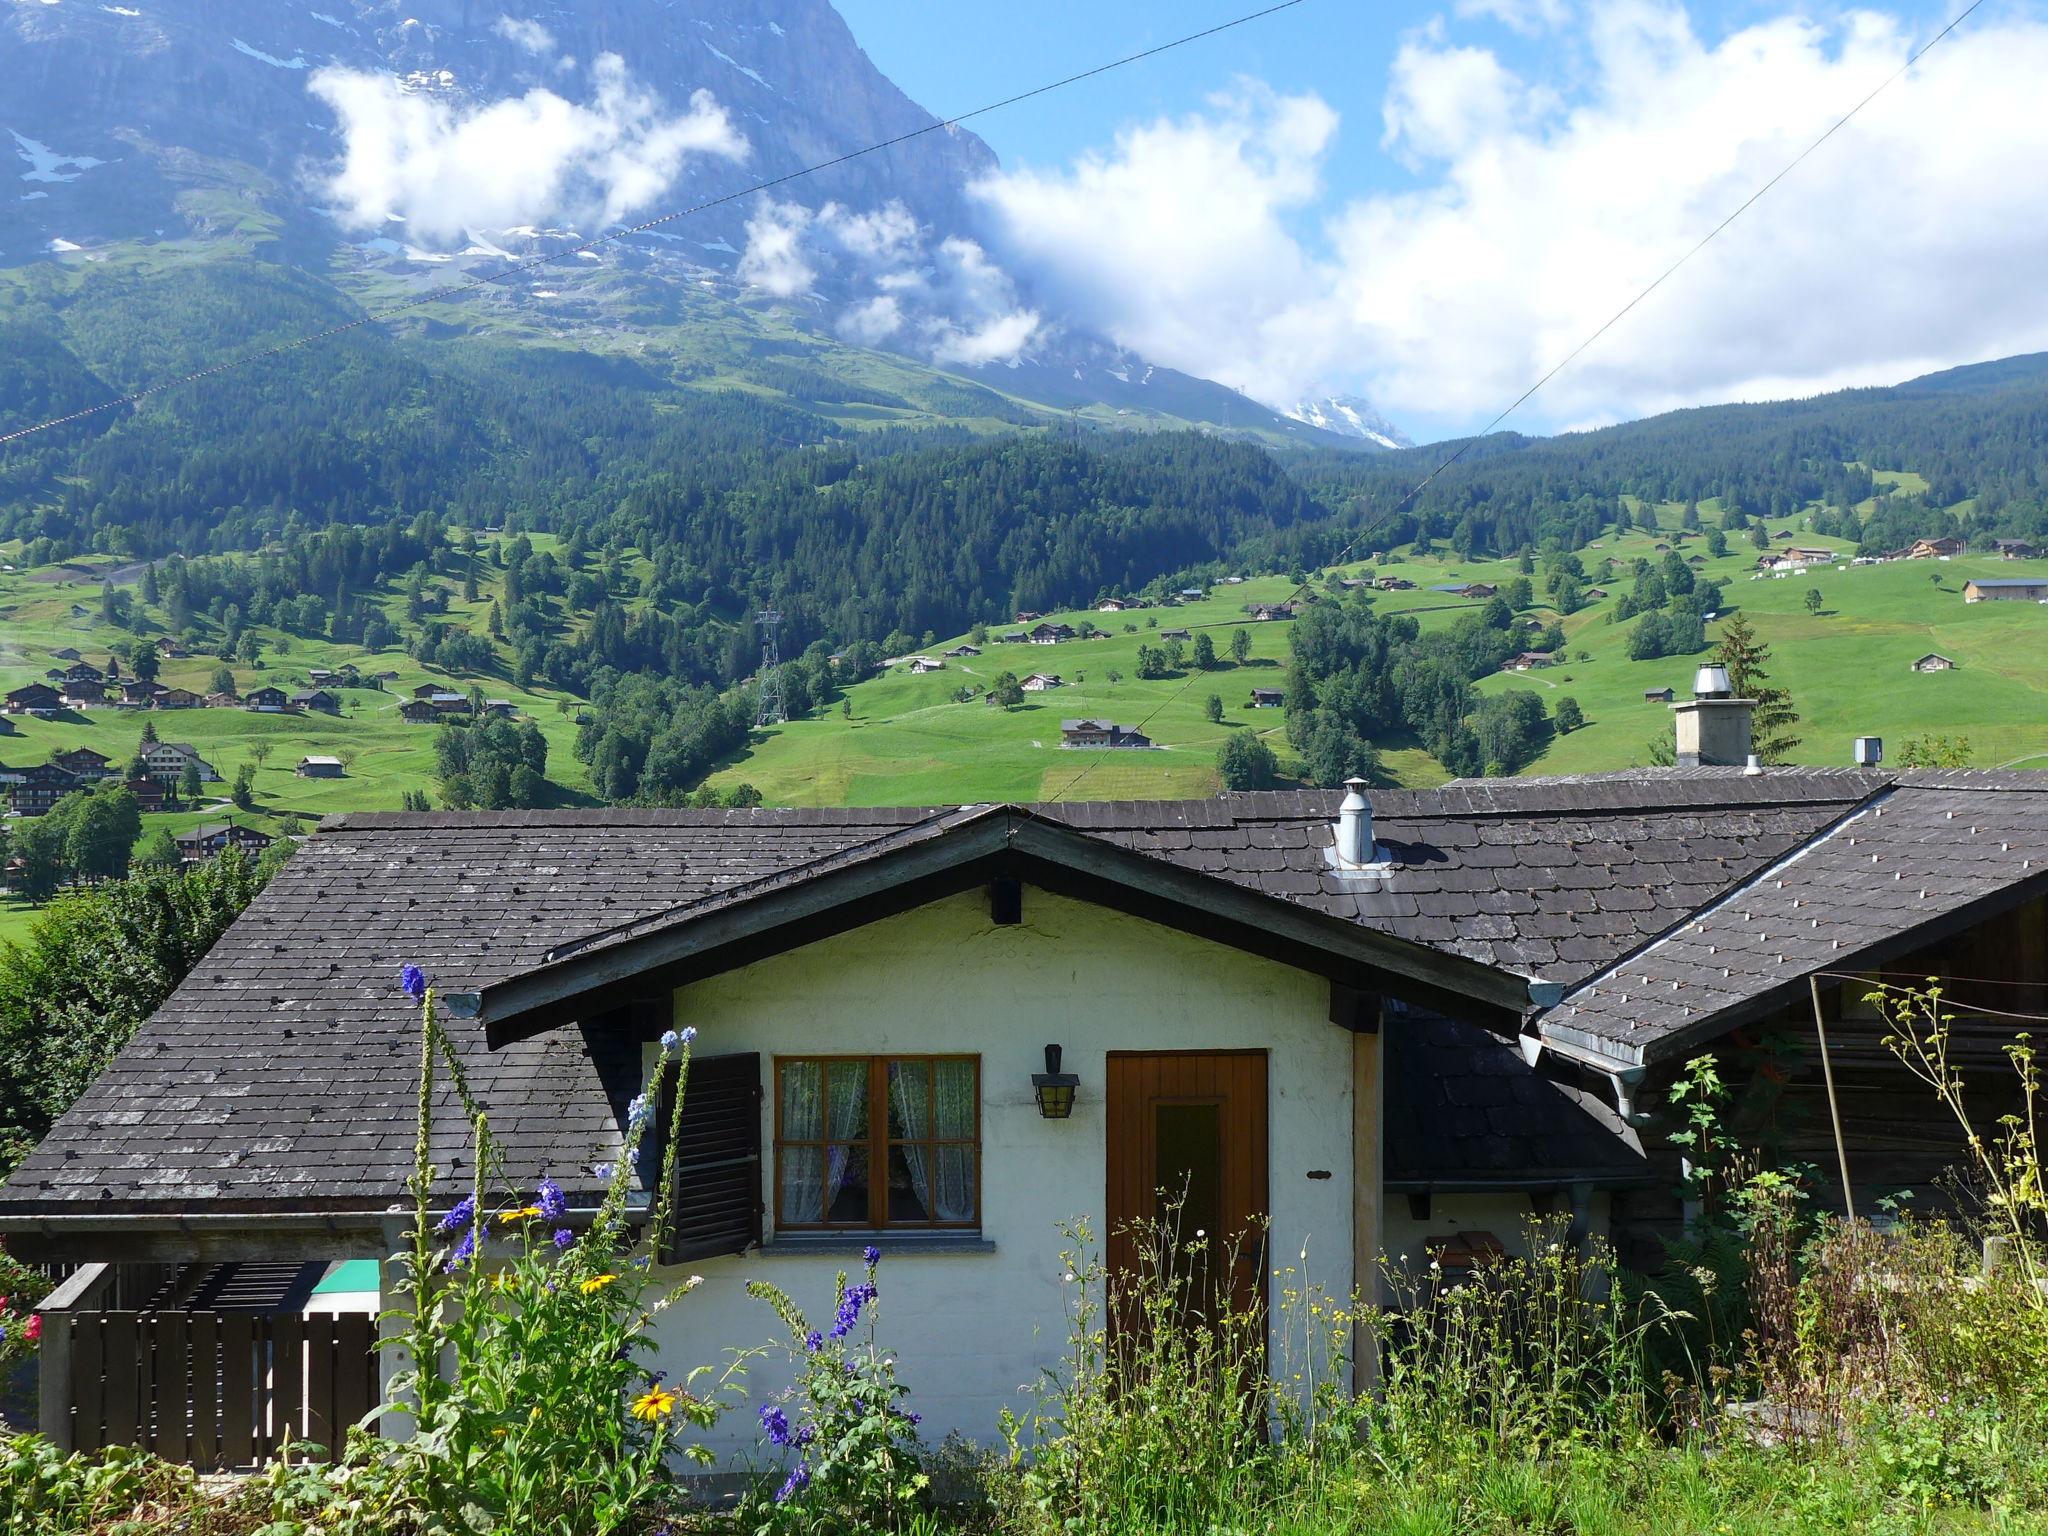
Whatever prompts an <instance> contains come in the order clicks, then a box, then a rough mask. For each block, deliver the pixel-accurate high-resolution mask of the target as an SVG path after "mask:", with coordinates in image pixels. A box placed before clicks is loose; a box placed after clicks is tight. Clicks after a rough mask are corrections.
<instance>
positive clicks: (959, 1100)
mask: <svg viewBox="0 0 2048 1536" xmlns="http://www.w3.org/2000/svg"><path fill="white" fill-rule="evenodd" d="M934 1068H936V1083H934ZM934 1101H936V1103H935V1102H934ZM889 1106H890V1108H891V1109H893V1110H894V1111H895V1115H896V1124H897V1125H898V1126H900V1127H901V1128H902V1132H903V1139H902V1140H901V1141H899V1142H898V1143H897V1144H896V1150H897V1151H899V1152H901V1153H902V1154H903V1162H904V1166H905V1167H907V1168H908V1169H909V1170H910V1187H911V1188H912V1190H914V1191H915V1192H916V1194H917V1203H918V1204H919V1205H920V1206H922V1207H923V1208H924V1210H925V1212H926V1215H927V1217H928V1219H930V1220H933V1221H971V1220H973V1219H974V1151H973V1148H971V1147H946V1146H941V1147H932V1146H928V1145H924V1143H926V1142H928V1141H929V1140H930V1139H931V1138H932V1137H933V1136H934V1135H936V1136H942V1137H943V1136H960V1137H967V1136H972V1135H973V1134H974V1066H973V1064H972V1063H971V1062H965V1061H941V1062H936V1063H931V1062H922V1061H904V1062H891V1063H890V1064H889ZM934 1110H936V1113H937V1120H936V1123H934V1120H933V1114H934Z"/></svg>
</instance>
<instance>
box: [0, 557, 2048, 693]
mask: <svg viewBox="0 0 2048 1536" xmlns="http://www.w3.org/2000/svg"><path fill="white" fill-rule="evenodd" d="M1963 601H1964V602H1966V603H2048V576H1990V577H1979V578H1975V579H1973V580H1970V581H1966V582H1964V583H1963ZM10 697H11V695H10Z"/></svg>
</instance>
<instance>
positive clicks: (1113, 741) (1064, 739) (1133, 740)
mask: <svg viewBox="0 0 2048 1536" xmlns="http://www.w3.org/2000/svg"><path fill="white" fill-rule="evenodd" d="M1060 745H1061V746H1063V747H1089V748H1095V747H1113V748H1122V747H1133V748H1142V747H1149V746H1151V745H1152V738H1151V737H1149V736H1147V735H1146V734H1145V733H1144V732H1143V731H1141V730H1140V729H1139V728H1138V727H1137V726H1135V725H1118V724H1116V723H1115V722H1113V721H1109V720H1062V721H1061V722H1060Z"/></svg>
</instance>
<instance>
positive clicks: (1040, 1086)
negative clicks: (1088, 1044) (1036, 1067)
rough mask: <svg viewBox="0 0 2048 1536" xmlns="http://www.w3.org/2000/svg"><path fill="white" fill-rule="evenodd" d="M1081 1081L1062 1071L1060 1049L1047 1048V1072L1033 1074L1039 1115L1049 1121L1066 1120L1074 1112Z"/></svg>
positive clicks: (1052, 1046)
mask: <svg viewBox="0 0 2048 1536" xmlns="http://www.w3.org/2000/svg"><path fill="white" fill-rule="evenodd" d="M1080 1086H1081V1079H1080V1078H1078V1077H1076V1076H1074V1074H1073V1073H1071V1072H1062V1071H1061V1070H1060V1048H1059V1047H1058V1046H1056V1045H1048V1046H1047V1047H1046V1048H1045V1070H1044V1071H1043V1072H1034V1073H1032V1074H1031V1087H1032V1090H1033V1091H1034V1092H1035V1093H1036V1094H1037V1095H1038V1113H1039V1114H1040V1115H1041V1116H1043V1117H1044V1118H1045V1119H1047V1120H1064V1119H1066V1118H1067V1117H1068V1116H1069V1115H1071V1114H1072V1113H1073V1112H1074V1090H1075V1089H1076V1088H1078V1087H1080Z"/></svg>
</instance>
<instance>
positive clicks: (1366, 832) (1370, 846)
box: [1336, 778, 1377, 869]
mask: <svg viewBox="0 0 2048 1536" xmlns="http://www.w3.org/2000/svg"><path fill="white" fill-rule="evenodd" d="M1365 787H1366V786H1365V780H1364V779H1358V778H1352V779H1346V780H1345V781H1344V803H1343V804H1342V805H1340V806H1338V807H1337V826H1336V845H1337V867H1338V868H1340V869H1361V868H1363V867H1364V866H1365V865H1367V864H1370V863H1372V862H1373V859H1374V858H1375V856H1376V853H1377V850H1376V848H1375V845H1374V842H1373V835H1372V802H1371V801H1370V800H1368V799H1366V798H1365Z"/></svg>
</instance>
